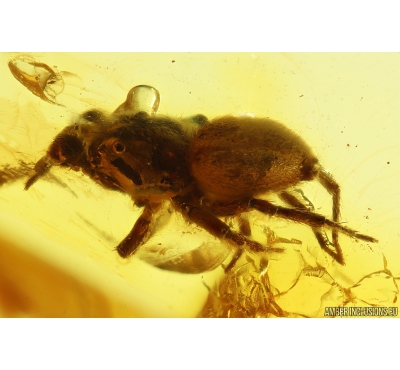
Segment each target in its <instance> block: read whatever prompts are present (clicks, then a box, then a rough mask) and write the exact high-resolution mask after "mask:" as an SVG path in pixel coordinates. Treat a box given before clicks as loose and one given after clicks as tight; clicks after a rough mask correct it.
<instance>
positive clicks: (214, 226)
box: [172, 197, 267, 272]
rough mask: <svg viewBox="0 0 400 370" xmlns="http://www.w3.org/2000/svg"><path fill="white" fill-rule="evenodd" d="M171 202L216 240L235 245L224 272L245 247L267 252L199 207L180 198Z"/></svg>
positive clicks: (235, 260)
mask: <svg viewBox="0 0 400 370" xmlns="http://www.w3.org/2000/svg"><path fill="white" fill-rule="evenodd" d="M172 202H173V204H174V205H175V206H176V207H177V208H178V209H179V211H180V212H182V214H183V215H184V216H186V218H187V219H188V220H190V221H191V222H193V223H195V224H196V225H198V226H200V227H201V228H203V229H204V230H206V231H208V232H209V233H210V234H211V235H213V236H215V237H217V238H218V239H221V240H227V241H230V242H231V243H233V244H235V245H236V247H237V248H238V250H237V251H236V253H235V255H234V257H233V259H232V260H231V262H230V263H229V264H228V266H227V267H226V268H225V272H229V271H230V270H231V269H232V268H233V267H234V266H235V264H236V262H237V261H238V259H239V258H240V257H241V255H242V254H243V251H244V248H246V247H247V248H249V249H250V250H251V251H253V252H264V251H266V250H267V248H266V247H264V246H263V245H261V244H260V243H258V242H256V241H254V240H251V239H249V238H247V237H246V236H245V235H243V234H242V233H238V232H235V231H233V230H232V229H231V228H230V227H229V226H228V225H227V224H226V223H225V222H223V221H221V220H220V219H219V218H218V217H216V216H214V215H213V214H212V213H210V212H208V211H206V210H204V209H202V208H201V207H197V206H193V205H191V204H190V203H186V202H185V200H184V199H183V198H180V197H175V198H172Z"/></svg>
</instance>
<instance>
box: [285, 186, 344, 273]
mask: <svg viewBox="0 0 400 370" xmlns="http://www.w3.org/2000/svg"><path fill="white" fill-rule="evenodd" d="M298 193H299V195H300V196H301V198H302V199H301V200H300V199H299V198H298V197H296V196H295V195H293V194H291V193H289V192H287V191H283V192H282V193H280V194H279V197H280V198H281V199H282V200H283V201H284V202H285V203H287V204H288V205H290V206H292V207H295V208H299V209H304V210H308V211H310V210H311V211H313V210H314V205H313V204H312V203H311V201H310V200H309V199H308V198H307V197H306V196H305V195H304V194H303V192H302V191H301V190H300V191H298ZM303 201H304V202H305V203H307V206H306V205H305V204H303ZM312 231H313V232H314V235H315V238H316V239H317V241H318V244H319V245H320V247H321V249H322V250H323V251H325V252H326V253H328V254H329V255H330V256H331V257H332V258H333V259H334V260H335V261H336V262H338V263H340V264H341V265H344V259H343V252H342V249H341V247H340V245H339V241H338V238H336V239H335V238H333V234H334V232H335V233H336V234H337V231H336V230H332V238H333V243H331V242H330V241H329V240H328V238H327V237H326V234H325V233H324V232H322V229H321V228H317V227H312ZM331 247H333V248H334V249H335V251H333V250H332V249H331Z"/></svg>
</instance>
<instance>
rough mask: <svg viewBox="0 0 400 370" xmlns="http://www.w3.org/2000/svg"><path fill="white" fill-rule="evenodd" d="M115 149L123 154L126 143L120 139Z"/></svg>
mask: <svg viewBox="0 0 400 370" xmlns="http://www.w3.org/2000/svg"><path fill="white" fill-rule="evenodd" d="M113 150H114V152H115V153H116V154H122V153H123V152H124V151H125V145H124V144H122V143H121V142H119V141H118V142H116V143H115V144H114V146H113Z"/></svg>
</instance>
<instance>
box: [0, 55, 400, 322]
mask: <svg viewBox="0 0 400 370" xmlns="http://www.w3.org/2000/svg"><path fill="white" fill-rule="evenodd" d="M18 55H21V54H12V53H2V54H0V76H1V81H2V83H1V86H0V99H1V100H0V163H1V167H4V166H5V165H6V164H11V165H16V164H17V161H18V159H22V158H23V159H25V160H26V159H30V160H31V161H37V160H38V159H40V158H41V157H42V156H43V155H44V153H45V150H46V148H47V146H48V144H49V143H50V141H51V139H52V138H53V137H54V136H55V135H56V134H57V133H58V132H59V131H61V129H62V128H63V127H64V126H65V125H68V124H70V123H71V119H72V118H71V117H73V115H74V114H79V113H81V112H82V111H84V110H85V109H88V108H90V107H98V108H102V109H105V110H108V111H112V110H114V109H115V108H116V107H118V106H119V105H120V104H121V103H122V102H123V101H124V100H125V98H126V93H127V92H128V91H129V89H130V88H132V87H133V86H135V85H140V84H146V85H151V86H154V87H155V88H157V89H158V90H159V91H160V93H161V104H160V109H159V114H165V115H170V116H173V117H177V118H179V117H185V116H190V115H193V114H196V113H202V114H205V115H206V116H207V117H209V118H212V117H216V116H220V115H226V114H233V115H239V114H243V113H252V114H255V115H256V116H260V117H270V118H273V119H275V120H278V121H281V122H283V123H285V124H286V125H287V126H288V127H290V128H291V129H293V130H294V131H296V132H297V133H299V134H300V135H301V136H302V137H303V138H305V139H306V140H307V141H308V143H309V144H310V146H311V147H312V148H313V149H314V150H315V153H316V154H317V155H318V157H319V158H320V161H321V163H322V164H323V165H324V166H325V167H326V168H327V169H328V170H329V171H331V172H332V174H333V175H334V177H335V178H336V180H337V181H338V182H339V183H340V185H341V187H342V208H341V214H342V220H343V221H345V222H347V225H348V226H349V227H351V228H354V229H357V230H359V231H360V232H362V233H364V234H368V235H372V236H374V237H376V238H377V239H379V243H378V244H370V243H364V242H359V243H357V242H355V241H353V240H351V239H349V238H348V237H346V236H341V237H340V243H341V246H342V249H343V251H344V256H345V259H346V266H344V267H337V266H336V264H333V263H332V262H331V261H330V260H329V258H327V257H326V255H325V254H323V253H322V252H321V251H320V249H319V246H318V244H317V242H316V241H315V238H314V237H313V234H312V232H311V231H310V229H309V228H308V227H306V226H301V225H294V224H293V223H290V222H287V221H283V220H271V221H270V220H269V219H268V218H267V217H265V218H264V220H265V221H264V222H265V224H266V225H269V226H271V228H272V229H273V230H274V231H275V232H276V233H277V234H278V235H279V236H280V237H285V238H288V239H291V238H295V239H298V240H301V241H302V247H301V249H302V254H301V255H302V259H300V258H299V253H298V251H297V252H296V247H295V246H294V247H293V249H292V250H290V248H292V247H291V245H290V244H289V245H286V246H285V247H286V248H287V252H286V253H284V254H283V255H280V256H278V257H276V258H275V259H274V260H272V261H271V265H270V269H269V276H270V280H271V284H272V285H273V286H275V287H277V289H278V290H279V291H280V292H283V291H285V292H286V291H287V293H286V294H283V295H282V296H281V297H279V299H277V302H278V304H279V305H280V306H281V307H282V308H283V309H284V310H285V311H288V312H292V313H296V314H298V315H304V316H323V307H324V306H335V305H337V304H338V302H339V303H340V302H342V303H346V304H354V305H358V306H359V305H366V304H367V305H368V304H376V305H378V306H398V303H397V302H394V301H395V300H396V297H397V285H396V283H395V281H396V280H395V279H393V277H394V278H396V279H397V278H398V277H399V275H400V252H399V250H400V249H399V247H398V242H399V236H400V234H399V232H398V231H397V228H398V224H399V221H400V217H399V215H400V211H399V204H400V191H399V188H400V187H399V185H400V164H399V158H400V156H399V154H400V153H399V152H400V149H399V148H400V147H399V144H398V143H399V138H400V124H399V122H400V105H399V104H398V102H399V101H400V71H399V68H398V66H399V65H400V55H399V54H394V53H393V54H390V53H357V54H356V53H283V54H280V53H254V54H252V53H121V54H118V53H32V54H27V55H29V56H31V57H33V58H35V59H36V61H38V62H42V63H46V64H48V65H49V66H50V67H52V68H54V66H56V71H57V72H59V73H62V75H63V77H64V80H65V88H64V90H63V92H62V93H61V94H59V95H58V97H57V101H58V102H59V103H61V104H63V105H64V106H57V105H51V104H49V103H48V102H45V101H43V100H40V98H39V97H37V96H35V95H33V94H32V93H31V92H30V91H28V90H27V89H26V88H25V87H24V86H23V85H21V84H20V83H19V82H18V81H17V80H16V79H15V78H14V77H13V76H12V75H11V73H10V70H9V69H8V66H7V63H8V61H9V60H10V59H12V58H14V57H16V56H18ZM63 71H67V72H68V73H64V72H63ZM233 150H234V148H233ZM52 172H53V170H52ZM54 175H55V176H56V177H57V178H58V179H60V180H62V181H63V183H61V184H59V185H56V184H54V183H50V182H48V181H44V180H42V181H38V182H37V184H35V185H33V186H32V188H31V189H30V190H29V191H27V192H26V191H24V190H23V187H24V181H26V178H25V179H19V180H17V181H15V182H12V183H7V184H4V185H3V186H1V187H0V243H1V244H0V315H1V316H3V317H194V316H198V315H199V313H200V312H201V310H202V307H203V306H204V303H205V301H206V299H207V295H208V290H207V289H206V287H205V285H204V283H205V284H206V285H207V286H209V287H212V286H213V285H214V283H215V282H216V281H218V280H219V279H220V278H221V276H223V273H222V269H221V268H218V269H216V270H215V271H212V272H207V273H201V274H194V275H190V274H181V273H173V272H168V271H162V270H160V269H157V268H155V267H153V266H151V265H149V264H147V263H145V262H143V261H140V259H139V258H136V257H132V258H131V259H129V260H128V261H124V260H122V259H120V258H119V257H118V255H117V253H116V252H114V251H113V248H114V247H115V245H117V244H118V242H119V241H120V240H121V239H122V238H123V237H124V236H125V234H126V233H127V232H128V231H129V230H130V228H131V227H132V225H133V222H134V220H135V219H136V217H137V215H138V212H137V210H135V209H134V208H133V207H132V205H131V201H130V199H129V198H128V197H126V196H124V195H121V194H116V193H113V192H110V191H106V190H104V189H101V188H100V187H98V186H97V185H95V184H93V183H92V182H91V181H90V180H88V179H86V178H84V177H83V176H82V175H79V174H76V173H71V171H62V170H61V169H60V170H54ZM63 184H64V185H63ZM66 185H67V186H66ZM302 189H303V190H304V191H305V193H306V194H307V196H308V197H309V198H310V199H311V200H312V202H313V203H314V205H315V207H316V211H317V212H319V213H322V214H324V215H327V216H328V217H330V215H331V211H330V207H331V197H330V195H329V194H327V193H326V191H325V190H324V189H323V188H322V187H321V186H320V185H318V184H313V183H311V184H304V186H302ZM259 220H260V218H259V217H258V218H257V222H258V223H259V222H260V221H259ZM184 227H185V225H184V224H183V225H182V224H179V225H178V226H177V227H176V230H170V229H168V230H165V229H164V230H162V232H161V231H160V233H157V235H156V236H155V238H156V240H157V241H160V242H162V243H163V245H165V246H168V245H174V243H179V242H180V241H179V238H178V237H177V235H179V232H177V231H180V230H181V229H182V228H184ZM186 230H187V231H188V232H191V233H192V234H193V235H194V236H195V238H198V239H197V240H198V243H201V242H202V240H209V242H210V243H211V244H212V243H215V240H213V238H210V237H209V236H208V235H207V234H206V233H205V232H202V231H200V230H197V229H196V228H194V227H193V226H188V227H187V229H186ZM195 242H196V243H197V241H195ZM385 261H386V262H385ZM307 265H308V266H309V267H312V268H318V266H322V267H324V268H326V270H327V271H328V272H329V274H330V276H331V277H332V279H333V281H334V282H335V283H334V284H332V282H331V281H329V282H328V283H327V281H326V280H325V279H321V278H318V277H315V276H306V274H303V275H304V276H303V275H302V277H301V279H299V280H298V281H297V283H296V284H295V285H294V286H293V282H294V280H295V278H294V276H298V274H299V271H300V270H301V269H302V268H304V267H306V266H307ZM385 269H386V270H385ZM382 271H383V272H382ZM374 272H377V273H378V274H374ZM364 276H369V277H368V278H366V279H364V280H362V278H363V277H364ZM360 280H362V281H361V282H360V284H359V285H357V283H358V282H359V281H360ZM335 284H338V285H339V286H340V287H341V288H342V290H343V289H350V288H351V294H348V296H347V301H346V300H345V302H343V298H341V297H340V295H341V294H342V290H335V289H333V288H334V285H335ZM349 300H350V301H349Z"/></svg>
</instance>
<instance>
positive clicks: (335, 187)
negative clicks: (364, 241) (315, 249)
mask: <svg viewBox="0 0 400 370" xmlns="http://www.w3.org/2000/svg"><path fill="white" fill-rule="evenodd" d="M317 179H318V181H319V183H320V184H321V185H322V186H323V187H324V188H325V189H326V191H327V192H328V193H329V194H331V195H332V220H333V221H334V222H339V218H340V186H339V184H338V183H337V182H336V180H335V179H334V178H333V176H332V175H331V174H330V173H329V172H328V171H327V170H325V169H324V168H321V169H320V170H319V171H318V174H317ZM338 234H339V233H338V231H337V230H332V243H333V245H334V246H335V248H336V246H338V245H339V235H338Z"/></svg>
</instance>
